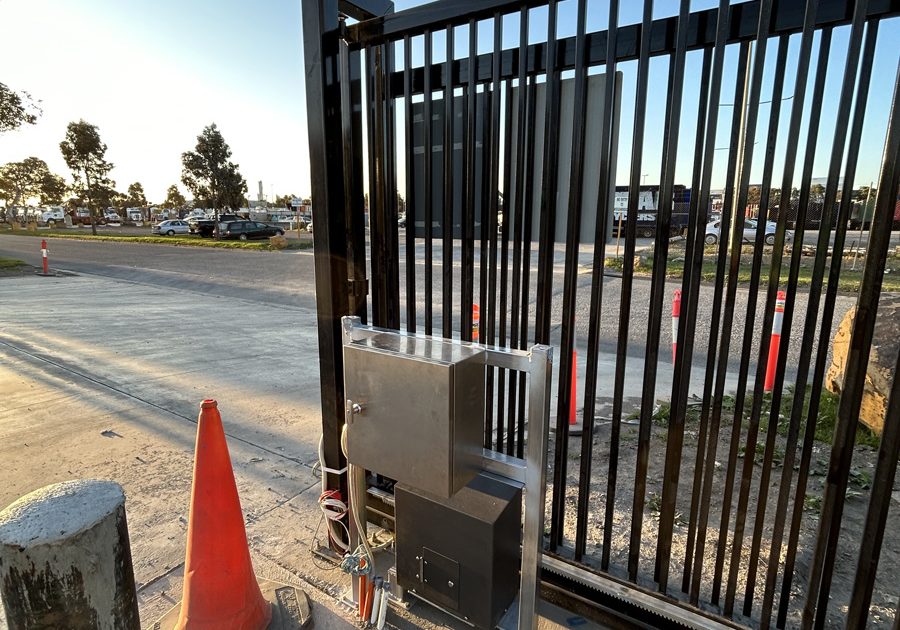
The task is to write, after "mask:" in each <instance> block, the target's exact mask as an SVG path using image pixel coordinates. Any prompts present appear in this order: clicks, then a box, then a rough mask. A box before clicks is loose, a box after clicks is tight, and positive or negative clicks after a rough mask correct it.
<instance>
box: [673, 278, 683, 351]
mask: <svg viewBox="0 0 900 630" xmlns="http://www.w3.org/2000/svg"><path fill="white" fill-rule="evenodd" d="M680 318H681V291H680V290H678V289H675V293H674V295H673V296H672V365H675V355H676V354H677V352H678V320H679V319H680Z"/></svg>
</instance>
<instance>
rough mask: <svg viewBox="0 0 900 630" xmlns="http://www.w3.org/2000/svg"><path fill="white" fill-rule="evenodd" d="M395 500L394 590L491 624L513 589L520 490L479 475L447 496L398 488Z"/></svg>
mask: <svg viewBox="0 0 900 630" xmlns="http://www.w3.org/2000/svg"><path fill="white" fill-rule="evenodd" d="M394 498H395V510H396V528H397V529H396V539H397V581H398V582H399V584H400V586H402V587H403V588H405V589H407V590H409V591H413V592H414V593H415V594H416V595H418V596H419V597H421V598H422V599H425V600H427V601H429V602H432V603H434V604H435V605H437V606H439V607H441V608H443V609H445V610H447V611H449V612H451V613H453V614H454V615H457V616H458V617H460V618H463V619H465V620H467V621H468V622H469V623H471V624H473V625H474V626H475V627H476V628H485V629H490V628H494V627H496V625H497V623H498V622H499V621H500V618H501V617H502V616H503V613H504V612H505V611H506V610H507V609H508V608H509V606H510V604H511V603H512V601H513V599H514V598H515V596H516V594H517V593H518V590H519V565H520V553H521V552H520V544H521V529H522V527H521V519H522V490H521V488H517V487H515V486H513V485H511V484H509V483H504V482H503V481H500V480H498V479H496V478H494V477H489V476H487V475H484V474H479V475H478V476H477V477H475V478H474V479H473V480H472V481H471V482H469V484H468V485H467V486H466V487H464V488H463V489H462V490H460V491H459V492H457V493H456V494H455V495H453V496H452V497H451V498H450V499H442V498H438V497H435V496H433V495H429V494H427V493H425V492H423V491H421V490H417V489H415V488H411V487H410V486H408V485H404V484H397V485H396V486H395V487H394Z"/></svg>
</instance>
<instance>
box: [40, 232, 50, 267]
mask: <svg viewBox="0 0 900 630" xmlns="http://www.w3.org/2000/svg"><path fill="white" fill-rule="evenodd" d="M49 253H50V250H48V249H47V240H46V239H41V258H42V259H43V263H44V275H45V276H46V275H47V273H48V272H49V271H50V267H49V264H50V261H49V260H47V254H49Z"/></svg>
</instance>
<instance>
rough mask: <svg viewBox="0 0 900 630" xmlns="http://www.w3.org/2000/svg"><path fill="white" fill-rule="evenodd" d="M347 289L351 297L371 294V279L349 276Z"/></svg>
mask: <svg viewBox="0 0 900 630" xmlns="http://www.w3.org/2000/svg"><path fill="white" fill-rule="evenodd" d="M347 291H348V292H349V293H350V296H351V297H354V298H361V297H365V296H367V295H369V279H368V278H362V279H355V278H347Z"/></svg>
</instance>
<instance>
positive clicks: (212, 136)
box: [181, 123, 247, 238]
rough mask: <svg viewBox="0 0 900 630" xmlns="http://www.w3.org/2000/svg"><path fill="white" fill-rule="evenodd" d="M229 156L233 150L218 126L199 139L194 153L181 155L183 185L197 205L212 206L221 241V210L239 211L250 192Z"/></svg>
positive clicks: (187, 152)
mask: <svg viewBox="0 0 900 630" xmlns="http://www.w3.org/2000/svg"><path fill="white" fill-rule="evenodd" d="M230 157H231V149H230V148H229V147H228V144H227V143H226V142H225V139H224V138H223V137H222V133H221V132H220V131H219V129H218V127H216V124H215V123H213V124H211V125H209V126H208V127H205V128H204V129H203V131H202V133H201V134H200V135H199V136H197V146H196V147H195V148H194V150H193V151H185V152H184V153H182V154H181V166H182V169H181V182H182V183H183V184H184V185H185V186H187V188H188V190H189V191H191V193H192V194H193V195H194V205H195V206H198V205H206V206H211V207H212V209H213V212H215V225H216V227H215V235H216V238H219V209H220V208H224V207H226V206H230V207H232V208H235V209H236V208H240V207H241V205H242V203H243V200H244V194H245V193H246V192H247V182H246V180H244V178H243V177H242V176H241V174H240V171H239V170H238V165H237V164H235V163H234V162H231V161H230V159H229V158H230Z"/></svg>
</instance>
